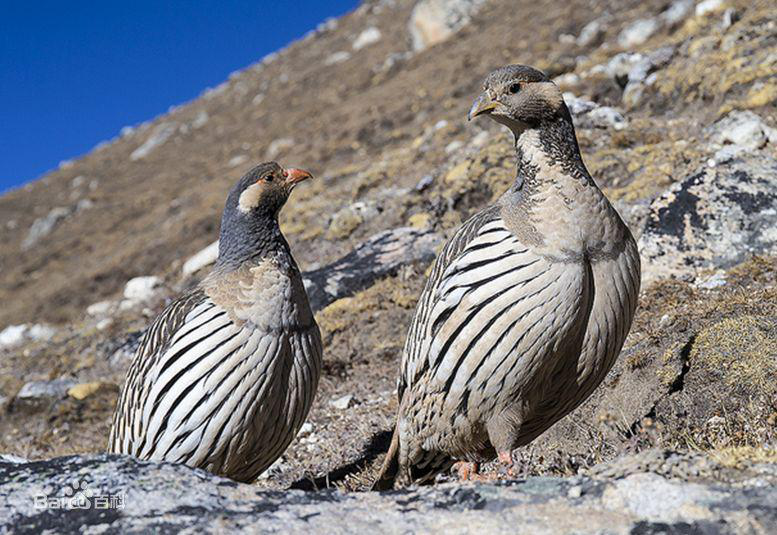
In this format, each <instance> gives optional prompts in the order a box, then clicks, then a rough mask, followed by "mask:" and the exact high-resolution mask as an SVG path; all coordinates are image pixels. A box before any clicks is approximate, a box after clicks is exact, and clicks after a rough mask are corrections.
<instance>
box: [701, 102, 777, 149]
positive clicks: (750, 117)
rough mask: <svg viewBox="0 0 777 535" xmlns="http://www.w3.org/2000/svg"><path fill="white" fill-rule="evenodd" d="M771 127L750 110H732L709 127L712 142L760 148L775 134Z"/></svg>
mask: <svg viewBox="0 0 777 535" xmlns="http://www.w3.org/2000/svg"><path fill="white" fill-rule="evenodd" d="M773 132H774V129H773V128H770V127H769V126H767V125H766V124H764V122H763V120H762V119H761V117H760V116H758V115H756V114H755V113H753V112H751V111H738V110H735V111H732V112H730V113H729V114H728V115H726V116H725V117H723V118H722V119H720V120H719V121H717V122H716V123H715V124H713V125H712V127H711V128H710V133H711V138H712V142H713V143H717V144H719V145H725V144H727V143H732V144H734V145H738V146H740V147H744V148H746V149H751V150H754V149H760V148H761V147H763V146H764V145H765V144H766V143H767V141H769V140H770V139H772V137H773V136H774V137H777V136H775V133H773Z"/></svg>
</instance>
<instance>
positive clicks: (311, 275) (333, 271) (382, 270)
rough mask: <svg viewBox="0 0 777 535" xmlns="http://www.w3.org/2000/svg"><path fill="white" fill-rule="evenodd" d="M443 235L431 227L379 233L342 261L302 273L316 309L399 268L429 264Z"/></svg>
mask: <svg viewBox="0 0 777 535" xmlns="http://www.w3.org/2000/svg"><path fill="white" fill-rule="evenodd" d="M441 241H442V238H441V237H440V236H439V235H438V234H436V233H434V232H431V231H429V230H423V231H421V230H418V229H414V228H410V227H400V228H397V229H394V230H387V231H385V232H381V233H378V234H376V235H374V236H372V237H371V238H369V239H368V240H367V241H365V242H364V243H362V244H361V245H359V246H357V247H356V249H354V250H353V251H352V252H350V253H348V254H347V255H345V256H344V257H342V258H340V259H339V260H337V261H335V262H333V263H332V264H329V265H327V266H324V267H322V268H320V269H316V270H313V271H308V272H306V273H303V278H304V280H305V289H306V290H307V292H308V296H309V298H310V305H311V307H312V308H313V311H314V312H315V311H318V310H321V309H323V308H324V307H326V306H327V305H328V304H330V303H332V302H334V301H336V300H338V299H341V298H343V297H347V296H350V295H353V294H354V293H356V292H358V291H360V290H363V289H365V288H368V287H369V286H371V285H372V284H373V283H374V282H375V281H376V280H378V279H381V278H383V277H386V276H388V275H393V274H396V273H397V271H398V270H399V268H400V267H402V266H407V265H412V264H415V263H423V264H426V263H428V262H431V261H432V260H433V259H434V256H435V249H436V247H437V246H438V245H439V244H440V242H441Z"/></svg>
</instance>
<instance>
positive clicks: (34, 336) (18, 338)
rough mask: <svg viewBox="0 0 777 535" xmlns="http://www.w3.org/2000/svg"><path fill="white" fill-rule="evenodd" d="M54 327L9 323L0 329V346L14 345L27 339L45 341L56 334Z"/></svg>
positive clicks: (8, 346)
mask: <svg viewBox="0 0 777 535" xmlns="http://www.w3.org/2000/svg"><path fill="white" fill-rule="evenodd" d="M56 332H57V331H56V329H54V328H53V327H51V326H49V325H41V324H37V323H36V324H33V325H27V324H23V325H9V326H8V327H6V328H5V329H3V330H2V331H0V348H4V347H5V348H10V347H15V346H18V345H20V344H23V343H24V342H26V341H28V340H32V341H34V342H46V341H48V340H51V338H52V337H53V336H54V335H55V334H56Z"/></svg>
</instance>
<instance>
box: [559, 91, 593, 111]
mask: <svg viewBox="0 0 777 535" xmlns="http://www.w3.org/2000/svg"><path fill="white" fill-rule="evenodd" d="M563 97H564V103H566V105H567V108H569V113H571V114H572V115H582V114H584V113H588V112H589V111H591V110H593V109H594V108H596V103H595V102H591V101H590V100H585V99H583V98H578V97H576V96H575V95H574V94H573V93H570V92H568V91H567V92H565V93H564V94H563Z"/></svg>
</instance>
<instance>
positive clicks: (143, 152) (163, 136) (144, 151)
mask: <svg viewBox="0 0 777 535" xmlns="http://www.w3.org/2000/svg"><path fill="white" fill-rule="evenodd" d="M176 129H177V125H176V124H175V123H171V122H164V123H160V124H159V125H157V127H156V128H154V131H153V132H152V133H151V135H150V136H148V139H146V141H145V142H144V143H143V144H142V145H141V146H139V147H138V148H137V149H135V150H134V151H132V154H130V160H132V161H133V162H134V161H136V160H140V159H141V158H145V157H146V156H148V155H149V154H151V151H153V150H154V149H155V148H157V147H159V146H160V145H162V144H163V143H164V142H165V141H167V140H168V138H170V136H172V135H173V134H174V133H175V131H176Z"/></svg>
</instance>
